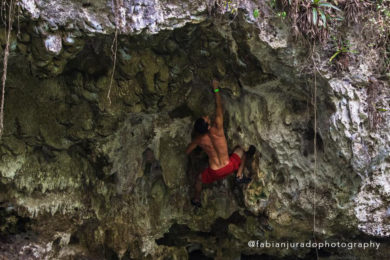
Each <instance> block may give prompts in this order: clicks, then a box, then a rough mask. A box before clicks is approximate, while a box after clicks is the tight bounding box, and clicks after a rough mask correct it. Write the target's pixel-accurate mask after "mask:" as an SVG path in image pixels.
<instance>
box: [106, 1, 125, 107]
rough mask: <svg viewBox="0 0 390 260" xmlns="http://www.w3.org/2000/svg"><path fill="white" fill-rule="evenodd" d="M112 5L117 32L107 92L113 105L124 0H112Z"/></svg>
mask: <svg viewBox="0 0 390 260" xmlns="http://www.w3.org/2000/svg"><path fill="white" fill-rule="evenodd" d="M111 3H112V7H113V9H114V10H113V11H114V17H115V32H114V39H113V41H112V44H111V58H112V61H113V66H112V72H111V77H110V85H109V87H108V93H107V99H108V103H109V104H110V105H111V89H112V83H113V81H114V74H115V69H116V59H117V53H118V34H119V32H120V26H121V24H122V21H121V16H120V14H119V11H120V7H121V6H123V0H112V1H111Z"/></svg>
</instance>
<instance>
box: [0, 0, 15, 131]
mask: <svg viewBox="0 0 390 260" xmlns="http://www.w3.org/2000/svg"><path fill="white" fill-rule="evenodd" d="M3 4H4V6H5V5H6V4H5V2H2V5H3ZM15 5H16V1H15V2H14V0H10V1H9V3H8V17H7V13H6V12H2V14H3V17H4V21H7V23H8V25H7V26H6V27H5V28H6V44H5V50H4V59H3V76H2V78H1V83H2V89H1V104H0V138H1V136H2V135H3V130H4V97H5V82H6V80H7V67H8V57H9V45H10V38H11V31H12V23H13V18H14V9H15ZM4 8H5V7H4ZM2 9H3V8H2Z"/></svg>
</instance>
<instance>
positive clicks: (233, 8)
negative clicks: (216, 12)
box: [222, 0, 238, 14]
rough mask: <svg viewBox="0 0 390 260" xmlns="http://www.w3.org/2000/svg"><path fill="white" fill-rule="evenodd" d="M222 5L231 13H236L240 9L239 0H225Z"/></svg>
mask: <svg viewBox="0 0 390 260" xmlns="http://www.w3.org/2000/svg"><path fill="white" fill-rule="evenodd" d="M222 6H223V7H224V8H225V12H229V13H231V14H236V13H237V11H238V3H237V1H232V0H223V1H222Z"/></svg>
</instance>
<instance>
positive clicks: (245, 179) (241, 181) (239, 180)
mask: <svg viewBox="0 0 390 260" xmlns="http://www.w3.org/2000/svg"><path fill="white" fill-rule="evenodd" d="M251 180H252V178H249V177H245V176H243V177H242V178H238V177H236V182H237V183H238V184H246V183H250V182H251Z"/></svg>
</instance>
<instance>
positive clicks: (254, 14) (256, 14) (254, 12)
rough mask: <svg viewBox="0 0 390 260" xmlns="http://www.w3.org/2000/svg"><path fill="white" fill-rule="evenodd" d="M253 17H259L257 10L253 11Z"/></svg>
mask: <svg viewBox="0 0 390 260" xmlns="http://www.w3.org/2000/svg"><path fill="white" fill-rule="evenodd" d="M253 17H254V18H255V19H257V18H258V17H259V9H255V10H253Z"/></svg>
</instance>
